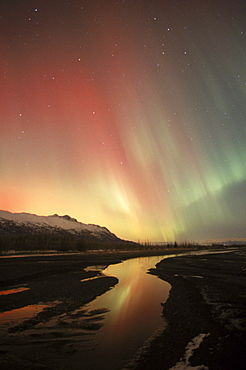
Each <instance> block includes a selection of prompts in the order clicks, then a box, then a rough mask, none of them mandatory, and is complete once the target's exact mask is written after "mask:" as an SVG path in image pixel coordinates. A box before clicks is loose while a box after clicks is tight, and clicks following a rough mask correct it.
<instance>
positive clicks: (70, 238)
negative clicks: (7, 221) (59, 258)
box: [0, 232, 140, 253]
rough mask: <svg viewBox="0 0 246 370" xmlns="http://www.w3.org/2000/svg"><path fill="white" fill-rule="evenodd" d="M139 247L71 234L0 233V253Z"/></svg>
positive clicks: (128, 248) (124, 242)
mask: <svg viewBox="0 0 246 370" xmlns="http://www.w3.org/2000/svg"><path fill="white" fill-rule="evenodd" d="M139 247H140V245H139V244H138V243H134V242H128V241H122V242H120V241H119V242H113V241H104V240H95V239H94V240H93V239H90V238H83V237H80V236H78V235H74V234H71V233H63V234H62V235H61V234H58V233H57V234H56V233H49V232H39V233H25V232H24V233H17V234H8V233H0V253H1V252H2V253H4V252H7V251H17V252H18V251H30V252H31V251H33V252H35V251H48V250H55V251H61V252H66V251H78V252H84V251H87V250H99V249H103V250H105V249H123V250H131V249H137V248H139Z"/></svg>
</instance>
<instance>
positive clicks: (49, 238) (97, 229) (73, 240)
mask: <svg viewBox="0 0 246 370" xmlns="http://www.w3.org/2000/svg"><path fill="white" fill-rule="evenodd" d="M0 236H1V240H0V242H1V245H2V248H4V249H5V248H6V245H7V244H9V245H11V246H12V247H13V248H20V245H23V247H25V246H27V247H28V246H29V247H31V248H37V245H39V246H41V249H42V248H46V247H48V246H49V247H50V248H52V249H53V246H54V245H59V248H58V249H60V248H61V247H60V246H61V245H62V248H65V249H66V248H69V247H71V245H72V249H76V248H78V249H81V250H82V249H86V248H87V247H88V246H89V244H90V246H92V244H93V243H94V244H95V245H96V246H97V247H98V246H99V244H100V243H101V244H105V245H106V243H110V244H118V245H119V244H120V243H131V242H129V241H126V240H123V239H120V238H119V237H117V236H116V235H115V234H114V233H112V232H111V231H109V230H108V229H107V228H106V227H105V226H99V225H94V224H84V223H82V222H79V221H78V220H77V219H75V218H72V217H70V216H68V215H63V216H59V215H58V214H54V215H50V216H38V215H36V214H31V213H25V212H23V213H12V212H9V211H3V210H0ZM10 240H11V241H10ZM52 243H53V244H52Z"/></svg>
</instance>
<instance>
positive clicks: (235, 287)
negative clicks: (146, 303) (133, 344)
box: [136, 248, 246, 370]
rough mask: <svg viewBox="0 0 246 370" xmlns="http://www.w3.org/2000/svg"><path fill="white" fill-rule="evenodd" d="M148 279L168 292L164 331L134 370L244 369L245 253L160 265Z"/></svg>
mask: <svg viewBox="0 0 246 370" xmlns="http://www.w3.org/2000/svg"><path fill="white" fill-rule="evenodd" d="M151 273H152V274H155V275H157V276H159V277H160V278H161V279H163V280H165V281H168V282H169V283H170V284H171V286H172V289H171V291H170V296H169V299H168V300H167V302H166V303H165V304H164V305H163V315H164V317H165V318H166V320H167V322H168V326H167V328H166V330H165V331H164V332H163V334H162V335H161V336H160V337H158V338H156V339H155V340H154V342H153V343H152V345H151V348H150V349H149V351H148V353H146V354H145V355H143V356H142V358H141V361H140V363H139V365H138V366H137V368H136V369H137V370H140V369H141V370H151V369H154V370H165V369H172V370H182V369H196V370H202V369H210V370H239V369H240V370H243V369H246V249H245V248H240V249H239V250H237V251H235V252H232V253H223V254H222V253H218V254H207V255H200V256H192V255H191V256H185V257H176V258H169V259H165V260H163V261H162V262H160V263H159V264H158V265H157V268H156V269H153V270H151ZM196 347H197V349H195V348H196Z"/></svg>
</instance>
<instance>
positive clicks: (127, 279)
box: [83, 257, 170, 370]
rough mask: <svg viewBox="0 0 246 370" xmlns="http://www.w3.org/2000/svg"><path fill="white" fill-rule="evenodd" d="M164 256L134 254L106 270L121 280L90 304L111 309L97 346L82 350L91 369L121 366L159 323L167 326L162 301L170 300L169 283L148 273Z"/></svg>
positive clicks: (96, 338) (96, 337)
mask: <svg viewBox="0 0 246 370" xmlns="http://www.w3.org/2000/svg"><path fill="white" fill-rule="evenodd" d="M161 259H163V258H162V257H143V258H135V259H131V260H127V261H125V262H123V263H120V264H117V265H110V266H109V267H108V268H107V269H105V270H104V271H103V273H104V274H105V275H108V276H115V277H117V278H118V279H119V283H118V284H117V285H116V286H115V287H114V288H113V289H111V290H110V291H108V292H107V293H105V294H104V295H102V296H100V297H98V298H97V299H96V300H94V301H93V302H91V303H90V304H88V305H87V308H88V309H98V308H102V307H105V308H108V309H109V310H110V311H109V312H108V313H107V314H106V315H105V320H104V325H103V327H102V328H101V329H100V330H99V331H98V332H97V333H96V336H95V350H94V351H93V352H90V351H89V352H88V351H87V352H83V362H84V361H86V363H87V364H88V368H90V369H91V370H92V369H94V370H96V369H100V370H103V369H112V370H113V369H121V368H122V367H123V366H124V363H126V362H127V361H129V360H130V359H131V358H132V356H133V355H134V354H135V353H136V352H137V350H138V349H139V348H140V347H141V346H142V345H143V344H144V342H145V341H146V340H147V339H148V338H149V337H150V336H151V335H152V333H153V332H154V331H155V330H156V329H157V328H158V327H160V326H162V327H164V325H163V319H162V318H161V314H162V307H161V303H163V302H165V301H166V300H167V298H168V294H169V290H170V285H169V284H168V283H166V282H164V281H162V280H160V279H158V278H157V277H156V276H153V275H150V274H147V273H146V272H147V270H148V269H149V268H151V267H154V266H155V264H156V263H158V262H159V261H160V260H161ZM85 357H86V359H85Z"/></svg>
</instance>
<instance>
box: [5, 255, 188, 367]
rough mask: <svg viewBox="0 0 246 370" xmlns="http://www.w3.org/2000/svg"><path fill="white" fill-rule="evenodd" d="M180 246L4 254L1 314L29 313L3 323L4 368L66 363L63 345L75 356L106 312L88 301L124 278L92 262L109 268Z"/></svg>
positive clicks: (51, 365)
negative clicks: (89, 308) (89, 306)
mask: <svg viewBox="0 0 246 370" xmlns="http://www.w3.org/2000/svg"><path fill="white" fill-rule="evenodd" d="M179 252H184V250H182V251H180V250H175V251H173V250H168V251H153V250H152V251H144V252H143V251H137V252H136V251H133V252H122V253H118V252H115V253H112V252H111V253H107V254H105V253H101V254H98V253H97V254H92V253H89V254H88V253H87V254H84V253H83V254H77V253H76V254H65V255H64V254H59V255H53V254H52V255H44V254H42V255H28V256H25V257H21V256H19V257H17V256H15V257H11V256H8V257H6V258H2V259H0V290H1V292H2V293H3V294H2V295H1V294H0V315H1V313H2V314H3V315H8V314H9V313H11V312H16V313H17V316H19V315H20V314H22V312H24V314H25V315H27V316H25V318H24V320H23V319H22V320H18V317H17V319H14V321H13V322H12V321H6V323H4V322H2V323H1V327H0V344H1V353H0V354H1V356H0V368H1V370H5V369H6V370H11V369H15V370H16V369H20V368H25V369H30V370H35V369H40V368H45V369H51V368H52V369H58V368H59V369H60V368H61V367H62V366H63V364H61V362H60V361H61V360H60V358H59V357H57V356H58V355H57V354H58V353H59V351H61V353H62V356H63V355H64V354H63V349H66V350H67V351H68V354H67V355H66V350H65V356H67V358H70V351H71V348H72V347H73V345H74V343H78V344H79V342H80V341H82V342H83V341H85V340H87V339H86V338H88V337H89V336H90V335H93V331H95V330H98V329H99V328H100V327H101V325H102V321H101V320H103V316H104V313H105V312H103V311H102V312H95V313H94V312H87V311H86V310H87V308H86V304H87V303H89V302H91V301H92V300H94V299H95V298H96V297H97V296H99V295H101V294H104V293H105V292H107V291H108V290H109V289H111V288H112V287H114V286H115V285H116V284H117V283H118V279H117V278H115V277H105V276H102V275H101V273H100V272H99V271H91V270H89V271H88V269H87V267H88V266H92V265H93V266H94V265H99V266H101V267H102V269H103V268H106V266H108V265H110V264H115V263H120V262H121V261H122V260H125V259H130V258H137V257H143V256H153V255H162V254H163V255H168V254H174V253H175V254H176V253H179ZM96 276H98V278H97V279H93V278H94V277H96ZM81 281H82V283H81ZM81 284H82V285H81ZM20 289H21V291H20ZM14 291H17V292H18V293H14ZM1 292H0V293H1ZM8 293H13V294H8ZM14 310H16V311H14ZM98 315H99V316H100V321H98V317H99V316H98ZM64 317H66V319H65V322H64V319H63V318H64ZM3 318H4V317H3ZM50 323H51V324H50ZM50 325H51V326H50ZM52 325H53V326H52ZM75 357H76V356H75ZM71 368H72V369H74V370H75V369H77V368H79V366H78V364H76V362H73V364H72V365H71Z"/></svg>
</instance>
